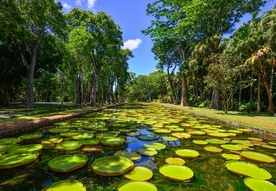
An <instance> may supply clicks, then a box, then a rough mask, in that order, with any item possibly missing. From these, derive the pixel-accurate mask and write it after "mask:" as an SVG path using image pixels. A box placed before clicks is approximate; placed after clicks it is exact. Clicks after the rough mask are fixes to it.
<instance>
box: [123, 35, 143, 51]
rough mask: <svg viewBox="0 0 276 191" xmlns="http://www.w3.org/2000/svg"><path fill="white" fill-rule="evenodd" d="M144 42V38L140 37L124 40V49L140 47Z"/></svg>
mask: <svg viewBox="0 0 276 191" xmlns="http://www.w3.org/2000/svg"><path fill="white" fill-rule="evenodd" d="M140 44H142V40H141V39H139V38H136V39H128V40H127V41H126V42H124V46H123V49H127V48H128V49H129V50H134V49H137V48H138V47H139V45H140Z"/></svg>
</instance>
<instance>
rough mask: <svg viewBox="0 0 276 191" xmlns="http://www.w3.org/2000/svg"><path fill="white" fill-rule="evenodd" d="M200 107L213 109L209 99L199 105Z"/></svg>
mask: <svg viewBox="0 0 276 191" xmlns="http://www.w3.org/2000/svg"><path fill="white" fill-rule="evenodd" d="M198 107H211V101H210V100H209V99H206V100H205V101H204V102H202V103H201V104H199V106H198Z"/></svg>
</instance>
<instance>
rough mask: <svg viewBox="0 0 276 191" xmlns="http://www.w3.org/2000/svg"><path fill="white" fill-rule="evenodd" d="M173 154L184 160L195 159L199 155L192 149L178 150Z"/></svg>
mask: <svg viewBox="0 0 276 191" xmlns="http://www.w3.org/2000/svg"><path fill="white" fill-rule="evenodd" d="M175 154H177V155H178V156H180V157H184V158H196V157H198V156H199V153H198V152H197V151H196V150H192V149H178V150H176V151H175Z"/></svg>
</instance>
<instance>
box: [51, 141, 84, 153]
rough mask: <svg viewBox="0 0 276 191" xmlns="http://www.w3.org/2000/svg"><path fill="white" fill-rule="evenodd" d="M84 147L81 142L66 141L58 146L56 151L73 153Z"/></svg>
mask: <svg viewBox="0 0 276 191" xmlns="http://www.w3.org/2000/svg"><path fill="white" fill-rule="evenodd" d="M81 147H82V143H80V142H79V141H64V142H62V143H59V144H57V145H56V149H58V150H60V151H73V150H76V149H79V148H81Z"/></svg>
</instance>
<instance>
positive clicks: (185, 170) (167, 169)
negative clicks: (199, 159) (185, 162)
mask: <svg viewBox="0 0 276 191" xmlns="http://www.w3.org/2000/svg"><path fill="white" fill-rule="evenodd" d="M159 172H160V174H162V175H163V176H165V177H166V178H167V179H169V180H173V181H184V182H189V181H191V180H192V179H193V177H194V172H193V171H192V170H191V169H190V168H189V167H187V166H181V165H175V164H165V165H163V166H162V167H160V168H159Z"/></svg>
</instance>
